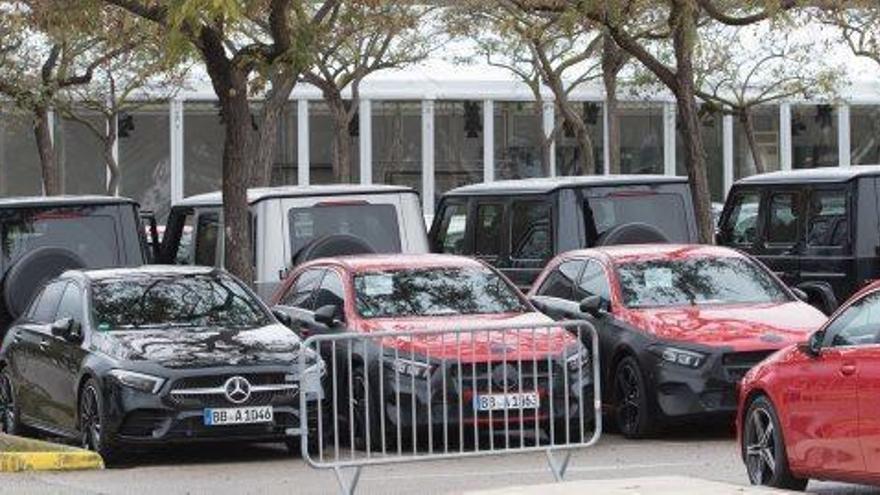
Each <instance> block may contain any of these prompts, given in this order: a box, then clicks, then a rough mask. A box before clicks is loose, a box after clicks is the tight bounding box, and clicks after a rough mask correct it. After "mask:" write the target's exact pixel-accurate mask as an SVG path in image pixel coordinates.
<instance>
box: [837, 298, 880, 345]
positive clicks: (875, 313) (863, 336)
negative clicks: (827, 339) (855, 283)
mask: <svg viewBox="0 0 880 495" xmlns="http://www.w3.org/2000/svg"><path fill="white" fill-rule="evenodd" d="M878 322H880V292H874V293H871V294H869V295H867V296H865V297H864V298H863V299H860V300H858V301H856V302H854V303H853V305H852V306H850V307H849V308H847V309H846V311H844V312H843V313H842V314H841V315H840V316H838V317H837V319H835V320H834V321H833V322H832V323H831V324H830V325H829V326H828V329H827V330H826V332H828V333H829V334H831V335H833V336H834V337H833V339H832V341H831V345H832V346H835V347H839V346H853V345H872V344H877V343H878V342H880V333H878V332H877V327H878Z"/></svg>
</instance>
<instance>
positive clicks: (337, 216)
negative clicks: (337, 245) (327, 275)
mask: <svg viewBox="0 0 880 495" xmlns="http://www.w3.org/2000/svg"><path fill="white" fill-rule="evenodd" d="M287 216H288V221H289V222H290V247H291V252H292V253H294V255H295V254H296V253H299V252H300V250H302V249H303V248H304V247H306V245H308V244H309V243H310V242H312V241H314V240H316V239H320V238H322V237H325V236H328V235H334V234H346V235H350V236H353V237H357V238H359V239H360V240H362V241H364V242H366V243H367V244H369V245H370V247H371V248H373V251H374V252H376V253H399V252H400V227H399V226H398V223H397V210H396V209H395V207H394V205H377V204H369V203H366V202H361V203H352V204H330V205H317V206H314V207H311V208H291V209H290V211H289V212H288V214H287Z"/></svg>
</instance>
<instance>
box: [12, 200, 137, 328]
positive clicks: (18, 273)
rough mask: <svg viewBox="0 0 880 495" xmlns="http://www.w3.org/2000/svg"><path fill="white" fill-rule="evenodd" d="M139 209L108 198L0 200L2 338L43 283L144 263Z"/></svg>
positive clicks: (132, 202) (124, 202)
mask: <svg viewBox="0 0 880 495" xmlns="http://www.w3.org/2000/svg"><path fill="white" fill-rule="evenodd" d="M143 233H144V232H143V229H141V226H140V220H139V212H138V205H137V203H135V202H134V201H132V200H130V199H126V198H116V197H108V196H55V197H17V198H4V199H0V336H2V335H3V334H4V333H5V331H6V328H7V327H8V325H9V324H10V323H11V322H12V320H14V319H15V318H17V317H18V316H20V315H21V314H22V313H23V312H24V310H25V308H26V307H27V305H28V304H29V303H30V301H31V298H32V297H33V295H34V293H35V292H36V291H37V290H38V289H39V288H40V287H42V285H43V283H45V281H46V280H49V279H51V278H54V277H56V276H58V275H59V274H61V273H62V272H64V271H66V270H70V269H77V268H112V267H126V266H140V265H142V264H144V263H145V262H147V261H148V259H149V257H148V253H147V251H146V243H145V242H144V237H143Z"/></svg>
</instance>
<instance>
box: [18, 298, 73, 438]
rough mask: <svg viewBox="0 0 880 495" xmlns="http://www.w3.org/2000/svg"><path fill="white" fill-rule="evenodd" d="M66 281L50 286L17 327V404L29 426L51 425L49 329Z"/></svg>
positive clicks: (50, 334)
mask: <svg viewBox="0 0 880 495" xmlns="http://www.w3.org/2000/svg"><path fill="white" fill-rule="evenodd" d="M66 286H67V282H66V281H57V282H52V283H50V284H48V285H47V286H46V287H45V288H44V289H43V291H42V293H41V295H40V297H39V301H38V302H37V303H36V306H35V308H34V312H33V315H32V316H31V317H30V318H28V319H26V320H25V321H23V322H22V323H21V324H20V325H18V326H16V327H15V332H16V333H15V335H13V337H12V338H13V340H14V341H15V342H16V346H17V348H18V351H17V352H16V358H15V359H16V361H17V362H18V365H19V366H18V368H19V369H18V374H19V383H20V386H19V388H18V391H17V392H18V400H19V404H20V407H21V414H22V419H24V420H25V422H28V423H34V422H36V423H39V424H41V425H46V424H51V417H52V413H51V408H52V401H53V397H52V390H50V389H47V388H46V383H47V381H48V380H49V379H50V378H49V377H50V376H51V375H52V370H51V368H50V360H49V358H48V356H47V352H48V350H49V345H50V343H51V341H50V339H51V338H52V333H51V330H50V326H51V324H52V322H53V321H54V318H55V312H56V310H57V309H58V304H59V302H60V301H61V296H62V295H63V294H64V288H65V287H66Z"/></svg>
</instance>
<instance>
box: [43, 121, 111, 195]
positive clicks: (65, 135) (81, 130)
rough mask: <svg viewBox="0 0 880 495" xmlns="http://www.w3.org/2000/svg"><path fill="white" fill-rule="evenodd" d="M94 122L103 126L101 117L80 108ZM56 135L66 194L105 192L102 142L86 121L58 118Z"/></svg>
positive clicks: (105, 177)
mask: <svg viewBox="0 0 880 495" xmlns="http://www.w3.org/2000/svg"><path fill="white" fill-rule="evenodd" d="M80 113H81V114H82V116H83V117H84V118H86V119H88V121H89V122H91V123H92V124H93V125H96V126H98V127H99V128H103V127H104V126H105V125H106V124H105V121H104V118H103V117H102V116H101V115H99V114H97V113H91V112H85V111H81V112H80ZM57 122H58V124H57V126H58V127H57V128H56V131H55V136H56V137H58V138H59V139H58V144H57V148H56V153H57V154H58V168H59V170H60V171H61V178H62V181H61V182H62V184H64V189H63V190H64V193H65V194H106V193H107V186H106V184H107V167H106V166H105V165H104V157H103V152H102V149H103V144H101V140H100V139H98V136H97V135H95V133H94V132H92V130H91V129H89V127H88V126H87V125H86V124H83V123H81V122H78V121H75V120H70V119H64V118H62V119H60V120H58V121H57Z"/></svg>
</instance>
